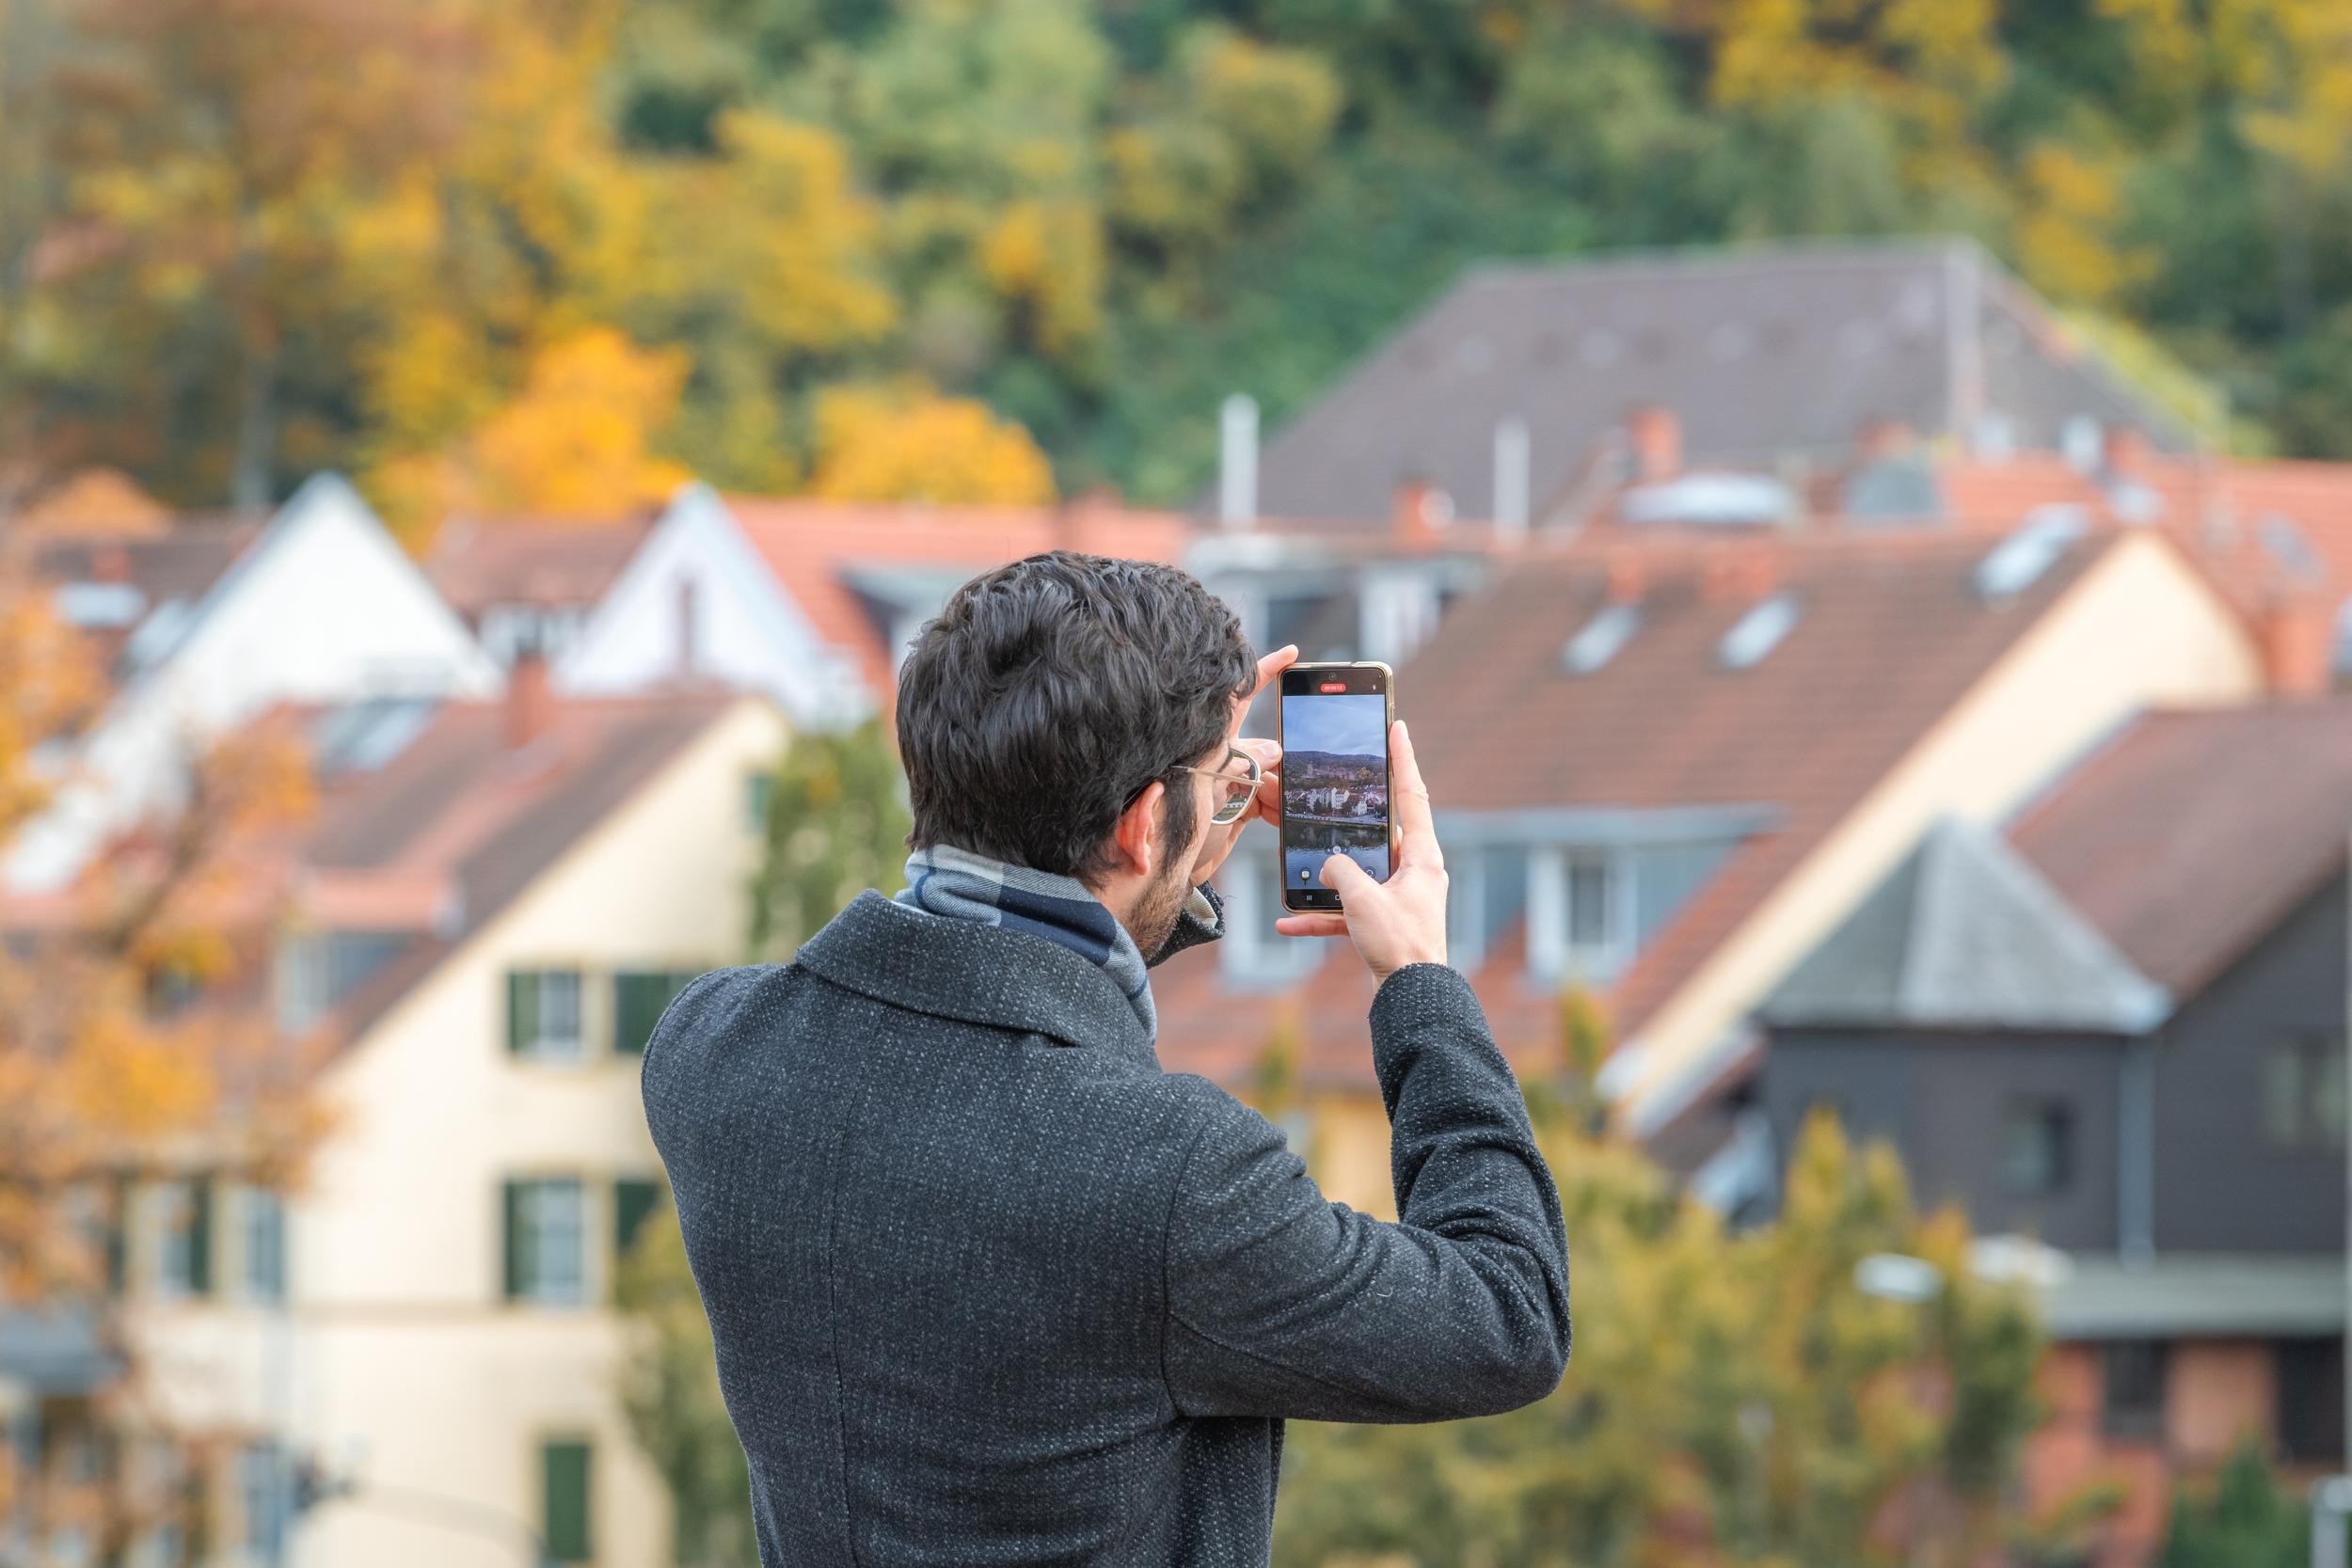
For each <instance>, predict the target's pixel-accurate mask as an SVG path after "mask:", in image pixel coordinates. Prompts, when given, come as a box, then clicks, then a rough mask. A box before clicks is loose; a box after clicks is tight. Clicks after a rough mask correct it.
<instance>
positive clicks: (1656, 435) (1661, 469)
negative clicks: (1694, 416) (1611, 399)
mask: <svg viewBox="0 0 2352 1568" xmlns="http://www.w3.org/2000/svg"><path fill="white" fill-rule="evenodd" d="M1625 434H1626V440H1627V442H1628V443H1629V445H1630V446H1631V447H1632V449H1633V477H1634V479H1635V480H1636V481H1637V482H1640V483H1651V482H1654V481H1657V480H1661V479H1672V478H1674V476H1675V475H1677V474H1678V473H1680V472H1681V471H1682V420H1680V419H1678V418H1677V416H1676V414H1675V411H1674V410H1673V409H1671V408H1668V407H1666V406H1665V405H1664V404H1655V403H1645V404H1637V405H1636V406H1634V407H1632V408H1629V409H1627V410H1626V414H1625Z"/></svg>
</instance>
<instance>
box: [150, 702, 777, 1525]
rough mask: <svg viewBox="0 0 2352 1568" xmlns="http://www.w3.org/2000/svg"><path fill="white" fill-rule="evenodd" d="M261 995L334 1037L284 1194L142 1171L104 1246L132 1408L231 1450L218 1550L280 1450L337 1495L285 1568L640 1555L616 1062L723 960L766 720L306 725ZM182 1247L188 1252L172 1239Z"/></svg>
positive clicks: (254, 1506) (639, 1125) (641, 1489)
mask: <svg viewBox="0 0 2352 1568" xmlns="http://www.w3.org/2000/svg"><path fill="white" fill-rule="evenodd" d="M786 733H787V732H786V725H785V721H784V720H783V718H782V716H781V715H780V714H779V713H778V712H777V711H776V709H775V707H774V706H773V705H772V704H771V703H770V702H769V701H767V700H766V699H765V698H764V697H761V696H758V695H734V694H729V693H726V692H723V691H721V690H718V689H710V688H707V687H705V688H695V689H670V690H664V691H659V692H649V693H646V694H644V695H638V696H631V697H621V698H589V699H580V698H560V697H556V696H553V695H551V694H550V692H549V690H548V685H547V682H546V679H545V676H544V672H543V669H542V668H541V666H540V664H539V662H538V661H537V660H536V659H535V658H534V657H525V658H524V659H523V660H521V661H520V662H518V663H517V665H516V669H515V672H514V678H513V680H512V681H511V683H510V689H509V691H508V693H507V695H506V697H505V698H504V699H503V700H501V701H497V702H469V701H454V702H437V701H431V700H424V699H410V698H406V697H392V698H376V699H370V700H367V701H363V702H360V703H357V704H345V705H336V706H332V707H329V708H326V709H323V710H320V711H318V712H317V713H316V714H315V715H314V716H312V718H311V719H310V734H311V736H312V739H313V743H314V745H315V746H316V748H317V752H318V761H319V767H320V768H321V770H322V778H323V783H324V786H325V790H326V794H325V798H324V803H323V805H322V807H321V810H320V813H319V815H318V817H317V819H316V821H315V822H314V823H313V824H312V825H311V826H310V827H309V828H308V829H307V830H305V833H304V837H303V839H302V842H301V844H300V846H299V848H298V871H299V876H298V878H297V880H296V885H297V887H298V889H299V898H298V900H297V903H296V905H295V910H294V916H293V924H292V925H291V927H289V928H288V930H287V931H286V933H285V937H284V942H283V948H282V951H281V957H280V960H279V964H278V970H279V974H278V983H277V1006H278V1009H279V1014H280V1022H281V1023H282V1025H283V1026H284V1027H285V1028H286V1029H287V1030H288V1031H289V1032H294V1033H305V1032H309V1033H311V1034H313V1035H314V1036H315V1037H321V1038H323V1039H324V1040H326V1042H327V1043H328V1044H329V1045H330V1046H331V1054H330V1055H329V1056H328V1057H327V1058H326V1065H325V1066H324V1067H323V1068H322V1069H321V1077H320V1079H319V1082H318V1090H319V1093H320V1096H321V1098H322V1100H323V1101H324V1102H325V1106H326V1111H327V1113H328V1115H329V1117H330V1118H331V1128H330V1132H329V1135H328V1136H327V1137H326V1139H325V1141H324V1142H323V1144H322V1145H321V1147H320V1148H319V1149H318V1151H317V1153H316V1155H315V1157H314V1159H313V1162H312V1168H311V1169H310V1173H309V1175H308V1179H307V1180H306V1181H305V1182H304V1183H303V1184H302V1185H301V1186H300V1187H299V1188H298V1190H296V1191H295V1192H294V1193H293V1194H291V1195H290V1196H286V1197H284V1198H283V1199H282V1200H281V1199H280V1198H279V1197H278V1196H276V1195H272V1194H268V1193H262V1192H251V1191H245V1190H241V1189H236V1188H232V1187H229V1186H225V1185H218V1184H215V1183H210V1182H205V1181H200V1180H170V1181H161V1182H152V1183H149V1184H148V1186H149V1188H151V1190H146V1191H141V1192H138V1193H135V1194H134V1200H135V1201H134V1203H133V1206H132V1209H131V1212H133V1213H134V1214H135V1215H137V1216H140V1218H139V1219H138V1220H137V1222H136V1223H135V1226H134V1227H133V1228H132V1230H131V1232H130V1234H129V1237H128V1242H127V1268H126V1274H127V1277H128V1280H129V1289H130V1294H131V1301H130V1306H131V1322H132V1324H133V1327H134V1330H135V1333H136V1335H137V1336H138V1342H139V1344H140V1345H141V1346H142V1348H143V1349H144V1351H145V1353H146V1355H145V1359H146V1362H147V1368H148V1384H149V1386H150V1397H151V1399H153V1400H155V1401H156V1402H158V1406H159V1408H160V1409H161V1410H162V1411H164V1412H165V1413H166V1414H167V1417H169V1418H170V1419H171V1422H172V1424H173V1425H174V1426H175V1427H177V1428H178V1429H180V1430H189V1431H198V1432H215V1433H219V1432H230V1433H245V1434H247V1445H248V1446H247V1447H246V1451H245V1452H243V1453H242V1454H240V1455H237V1456H235V1457H234V1458H233V1459H232V1460H230V1461H225V1462H224V1467H223V1469H222V1470H221V1471H220V1473H218V1474H216V1475H215V1476H213V1477H212V1478H211V1485H210V1501H209V1503H208V1505H207V1506H208V1509H209V1510H210V1512H211V1514H212V1517H213V1518H214V1520H215V1535H216V1536H217V1537H218V1538H219V1539H220V1540H221V1542H222V1544H223V1545H224V1546H225V1547H226V1546H232V1545H235V1544H238V1543H243V1544H245V1545H246V1548H247V1549H248V1550H249V1551H250V1552H251V1554H252V1556H251V1558H250V1560H254V1561H257V1562H262V1561H266V1562H275V1561H279V1560H283V1559H282V1558H281V1557H280V1556H279V1555H278V1548H279V1544H281V1536H282V1532H283V1531H284V1530H285V1529H286V1528H287V1518H286V1513H287V1493H286V1478H287V1473H288V1465H289V1463H290V1462H291V1461H292V1460H293V1459H294V1458H296V1457H307V1458H310V1459H313V1460H315V1461H316V1462H317V1463H318V1464H319V1465H321V1466H323V1467H324V1468H325V1469H326V1471H327V1472H328V1473H329V1474H330V1475H332V1476H335V1477H338V1478H342V1479H344V1480H347V1481H349V1482H350V1484H351V1491H350V1493H349V1495H348V1496H347V1497H340V1498H337V1499H334V1500H330V1501H326V1502H325V1503H323V1504H321V1505H320V1506H319V1507H318V1508H317V1509H316V1510H315V1511H313V1512H311V1513H308V1514H306V1515H304V1516H303V1517H302V1519H301V1521H300V1523H299V1537H300V1539H299V1549H298V1554H297V1557H296V1560H299V1561H301V1562H303V1563H305V1564H307V1565H311V1568H366V1565H370V1564H382V1565H385V1568H393V1565H400V1568H405V1565H407V1564H413V1563H417V1562H446V1563H459V1562H483V1563H491V1562H503V1561H512V1560H523V1559H525V1558H528V1557H529V1556H530V1555H531V1552H530V1548H531V1547H532V1544H533V1543H534V1541H536V1542H544V1543H545V1546H546V1551H547V1554H548V1560H552V1561H557V1562H567V1563H568V1562H588V1561H594V1562H596V1563H598V1564H603V1565H607V1568H654V1565H656V1564H659V1563H663V1562H666V1561H667V1560H668V1542H669V1537H668V1524H667V1503H666V1499H665V1495H664V1493H663V1489H662V1486H661V1484H660V1480H659V1478H658V1477H657V1476H656V1475H655V1473H654V1472H653V1471H652V1469H651V1468H650V1466H649V1465H647V1463H646V1462H645V1461H644V1459H643V1458H642V1457H641V1455H640V1454H639V1452H638V1450H637V1449H636V1448H635V1447H634V1446H633V1444H632V1441H631V1439H630V1437H629V1435H628V1432H627V1430H626V1428H625V1426H624V1423H623V1418H622V1415H621V1410H620V1404H619V1391H618V1379H619V1376H620V1372H621V1357H622V1352H623V1340H622V1332H621V1326H620V1324H619V1323H618V1321H617V1319H616V1317H615V1314H614V1313H613V1312H612V1310H611V1309H610V1307H609V1305H608V1303H609V1300H610V1291H611V1289H612V1277H613V1275H612V1271H613V1263H614V1259H615V1258H616V1256H617V1255H618V1253H619V1252H620V1251H621V1249H622V1248H624V1247H625V1246H626V1245H627V1243H628V1240H629V1238H630V1236H631V1234H632V1232H633V1230H634V1228H635V1227H636V1226H637V1225H638V1224H639V1223H640V1222H641V1221H642V1220H643V1218H644V1216H645V1215H646V1214H647V1213H648V1212H651V1211H652V1210H653V1208H654V1207H655V1205H656V1204H657V1203H658V1202H659V1201H660V1165H659V1163H658V1161H657V1159H656V1156H655V1152H654V1148H653V1145H652V1143H651V1141H650V1139H649V1137H648V1135H647V1133H646V1131H645V1128H644V1117H643V1113H642V1110H641V1108H640V1104H639V1100H638V1087H637V1062H638V1056H639V1053H642V1051H643V1049H644V1043H645V1040H646V1038H647V1037H648V1036H649V1034H650V1032H651V1030H652V1027H653V1024H654V1022H655V1021H656V1020H657V1019H658V1018H659V1016H660V1011H661V1009H662V1007H663V1006H665V1005H666V1004H667V1002H668V1000H669V998H670V997H671V996H672V995H674V994H675V991H676V990H677V989H678V988H679V987H680V986H681V985H683V984H684V982H685V980H686V979H688V978H690V977H691V975H692V974H697V973H700V972H702V971H705V970H707V969H710V968H712V967H715V966H718V965H722V964H725V963H728V962H733V961H737V960H738V959H739V958H740V956H741V954H742V952H743V945H744V942H745V933H746V930H747V920H748V909H747V888H748V884H749V881H750V878H751V874H752V872H753V870H754V868H755V866H756V864H757V862H758V856H759V853H760V847H761V844H762V843H763V838H762V832H761V824H759V823H758V822H757V821H756V819H755V814H754V812H753V810H752V803H753V801H754V800H755V799H756V798H757V795H758V787H757V783H756V781H758V780H759V779H760V778H761V775H762V774H763V773H764V772H766V771H767V770H769V769H771V768H772V767H773V765H774V759H775V758H776V756H777V755H778V754H779V753H780V752H781V749H782V748H783V746H784V744H785V739H786ZM199 1236H200V1237H201V1238H202V1240H200V1241H199V1240H197V1239H195V1238H197V1237H199Z"/></svg>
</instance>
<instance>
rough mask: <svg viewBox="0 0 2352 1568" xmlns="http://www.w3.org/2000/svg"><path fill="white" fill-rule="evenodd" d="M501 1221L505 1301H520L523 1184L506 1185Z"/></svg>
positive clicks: (512, 1182) (522, 1283)
mask: <svg viewBox="0 0 2352 1568" xmlns="http://www.w3.org/2000/svg"><path fill="white" fill-rule="evenodd" d="M505 1192H506V1201H505V1207H504V1209H503V1210H502V1214H503V1219H502V1221H501V1224H500V1226H499V1231H500V1234H501V1236H502V1237H503V1238H504V1240H505V1245H506V1299H507V1300H509V1301H520V1300H521V1299H522V1294H523V1285H524V1283H525V1281H524V1279H523V1235H522V1220H523V1184H522V1183H521V1182H519V1181H509V1182H507V1183H506V1189H505Z"/></svg>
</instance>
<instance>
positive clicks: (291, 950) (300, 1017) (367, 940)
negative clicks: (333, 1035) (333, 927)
mask: <svg viewBox="0 0 2352 1568" xmlns="http://www.w3.org/2000/svg"><path fill="white" fill-rule="evenodd" d="M408 940H409V939H408V938H407V937H406V936H405V935H404V934H401V933H397V932H385V931H313V932H306V933H304V934H302V935H299V936H291V937H288V938H287V939H286V940H285V941H284V942H280V943H279V944H278V1027H280V1028H281V1029H283V1030H285V1032H286V1033H288V1034H290V1035H300V1034H307V1033H309V1032H310V1030H311V1029H312V1028H315V1027H316V1026H317V1024H318V1022H319V1020H321V1019H322V1018H324V1017H326V1014H327V1012H328V1010H329V1009H331V1008H333V1007H336V1006H341V1005H342V1001H343V999H344V998H346V997H348V996H349V995H350V994H351V993H352V992H353V991H355V990H358V989H359V988H360V987H361V986H363V985H365V984H366V983H367V982H368V981H369V980H370V979H372V978H373V976H374V974H375V972H376V971H377V970H379V969H382V968H383V967H384V966H385V964H387V963H389V961H391V959H392V958H394V957H395V956H396V955H397V954H398V953H399V952H400V950H401V949H402V948H404V947H405V946H406V945H407V944H408Z"/></svg>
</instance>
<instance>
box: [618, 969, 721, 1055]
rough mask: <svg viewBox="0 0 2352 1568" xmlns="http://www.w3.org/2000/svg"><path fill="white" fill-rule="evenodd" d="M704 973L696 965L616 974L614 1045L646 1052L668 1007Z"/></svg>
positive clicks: (632, 1051) (635, 1052)
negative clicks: (685, 967)
mask: <svg viewBox="0 0 2352 1568" xmlns="http://www.w3.org/2000/svg"><path fill="white" fill-rule="evenodd" d="M700 973H701V971H699V970H692V969H660V970H623V971H622V972H621V973H619V974H615V975H613V976H612V1049H613V1050H615V1051H617V1052H620V1053H622V1054H624V1055H630V1056H634V1055H642V1054H644V1049H645V1043H646V1042H647V1041H648V1040H650V1039H652V1038H653V1030H654V1025H655V1024H657V1023H660V1022H661V1014H662V1012H663V1011H664V1009H666V1008H667V1007H668V1006H670V1004H671V1003H672V1002H674V1001H675V1000H676V998H677V993H678V992H680V991H682V990H685V989H686V987H687V984H688V982H690V981H691V980H692V979H693V978H694V977H695V976H696V975H697V974H700Z"/></svg>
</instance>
